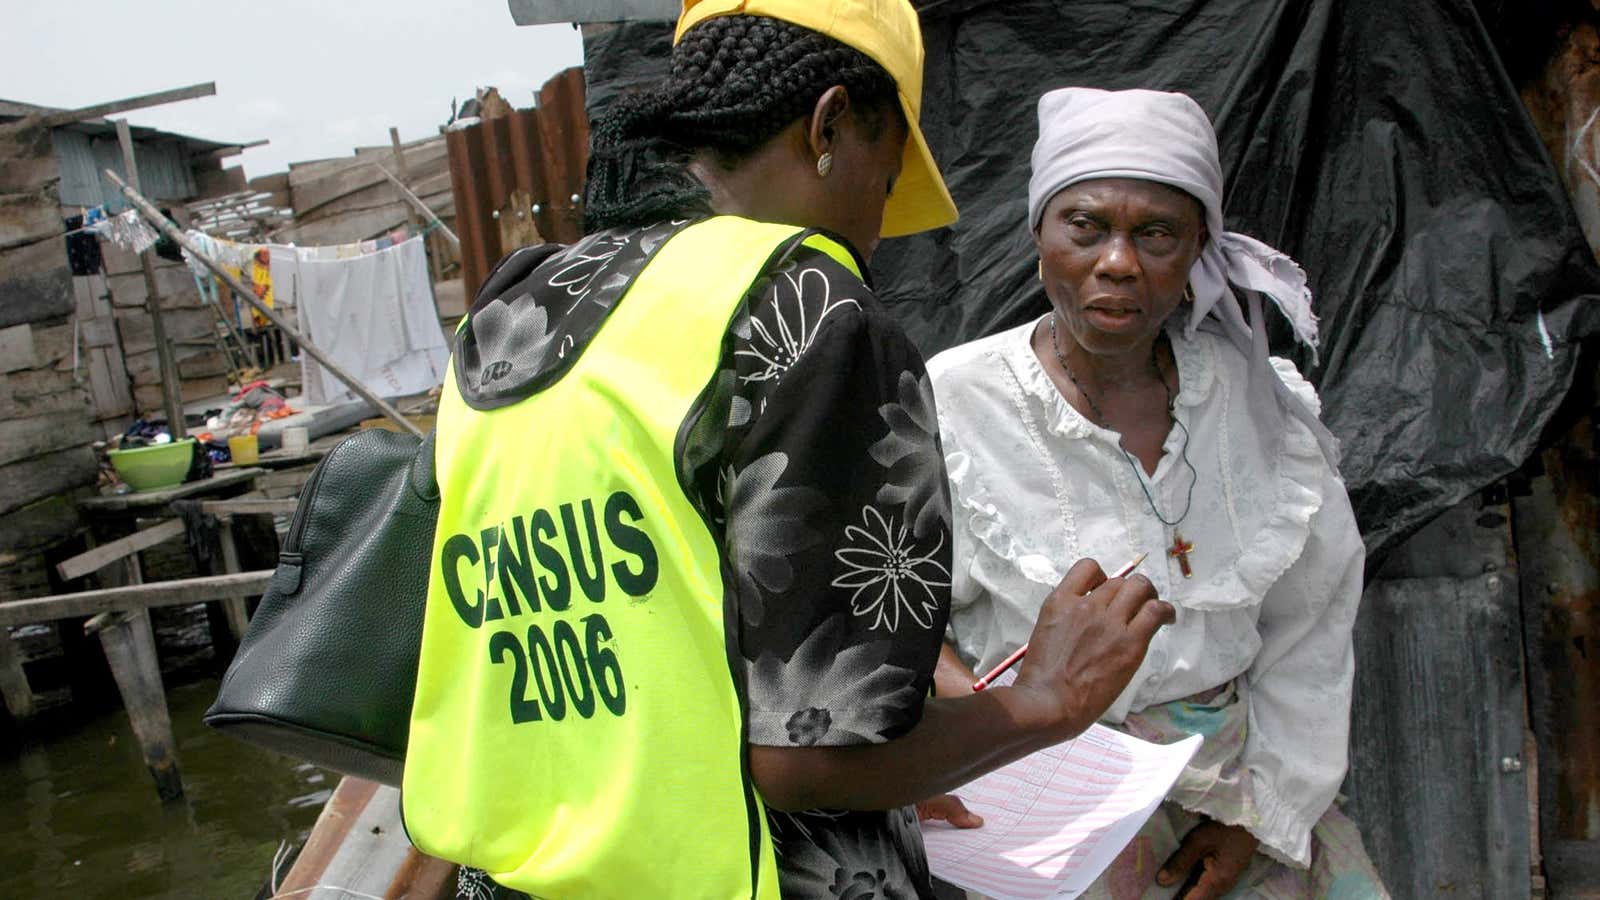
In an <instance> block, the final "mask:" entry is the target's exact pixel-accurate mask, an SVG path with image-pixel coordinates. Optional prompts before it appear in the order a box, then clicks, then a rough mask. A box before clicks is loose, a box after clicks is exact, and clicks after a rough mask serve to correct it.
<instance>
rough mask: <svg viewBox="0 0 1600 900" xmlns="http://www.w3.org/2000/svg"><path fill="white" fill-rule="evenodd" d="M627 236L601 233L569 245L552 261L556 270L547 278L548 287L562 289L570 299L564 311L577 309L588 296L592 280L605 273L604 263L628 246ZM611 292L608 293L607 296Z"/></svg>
mask: <svg viewBox="0 0 1600 900" xmlns="http://www.w3.org/2000/svg"><path fill="white" fill-rule="evenodd" d="M628 241H629V235H628V234H626V233H623V234H616V233H613V232H606V231H602V232H600V233H598V234H594V235H591V236H589V237H587V238H584V239H583V240H581V241H579V242H578V243H576V244H574V245H573V246H572V249H570V250H566V251H564V252H563V253H561V255H559V256H558V257H556V258H555V260H553V263H552V264H553V265H555V266H556V267H557V268H556V271H555V273H554V274H552V275H551V276H550V282H549V284H550V286H551V287H554V288H565V289H566V292H567V296H569V297H572V298H573V301H572V305H571V306H569V307H567V310H566V311H567V312H572V311H573V310H574V309H577V308H578V304H580V303H582V302H583V301H584V300H585V299H587V298H588V296H589V290H590V288H592V287H593V286H594V280H595V279H596V278H598V277H599V276H600V273H601V272H603V271H605V268H606V263H609V262H611V261H612V260H613V259H616V257H617V254H618V253H621V252H622V250H623V248H625V247H627V246H628ZM611 293H612V292H607V296H610V294H611Z"/></svg>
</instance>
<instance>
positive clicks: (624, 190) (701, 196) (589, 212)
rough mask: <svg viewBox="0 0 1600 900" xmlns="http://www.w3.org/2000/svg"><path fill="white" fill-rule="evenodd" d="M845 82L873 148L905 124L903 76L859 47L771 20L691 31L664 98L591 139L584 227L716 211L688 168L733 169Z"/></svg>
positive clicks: (616, 105)
mask: <svg viewBox="0 0 1600 900" xmlns="http://www.w3.org/2000/svg"><path fill="white" fill-rule="evenodd" d="M835 85H843V86H844V87H845V89H846V90H848V91H849V92H850V99H851V102H852V104H853V105H854V107H855V108H857V109H858V110H860V111H861V112H862V113H863V117H862V123H863V125H864V127H865V128H866V129H867V134H868V137H869V139H876V137H877V135H876V134H875V133H874V132H875V131H877V129H879V128H881V127H882V125H883V124H884V114H885V113H886V112H888V111H891V110H892V111H893V114H894V115H900V114H901V113H900V108H899V105H898V104H897V103H896V102H895V96H896V93H895V91H896V88H895V83H894V79H893V78H892V77H891V76H890V75H889V73H888V72H887V71H885V70H884V68H883V67H882V66H880V65H879V64H878V63H876V62H874V61H873V60H872V59H871V58H869V57H868V56H867V55H866V54H864V53H862V52H861V51H859V50H856V49H854V48H853V47H848V46H845V45H844V44H842V43H839V42H838V41H836V40H834V39H832V38H830V37H827V36H825V35H822V34H819V33H817V32H815V31H812V30H811V29H809V28H805V27H802V26H800V25H795V24H793V23H790V22H785V21H782V20H779V19H771V18H767V17H765V16H746V15H733V16H719V17H717V18H712V19H708V20H706V21H704V22H701V23H700V24H698V25H696V26H695V27H693V28H691V29H690V30H689V31H688V32H687V33H685V34H684V36H683V39H682V40H681V41H679V43H678V45H677V46H676V47H674V48H673V51H672V71H671V74H670V75H669V76H668V77H667V78H666V80H665V81H664V82H662V83H661V84H659V85H658V86H656V87H655V88H654V89H653V90H648V91H645V92H642V93H637V94H631V95H627V96H624V97H619V98H618V99H617V100H616V101H614V102H613V103H612V104H611V106H610V107H609V108H608V109H607V110H606V111H605V112H604V113H602V114H601V116H600V118H599V119H598V120H597V121H596V122H595V124H594V128H593V130H592V131H591V137H590V153H589V169H588V184H587V187H586V189H585V200H584V230H585V231H587V232H591V233H592V232H595V231H600V230H604V229H607V228H619V227H638V226H644V225H649V224H652V223H655V222H660V221H664V220H667V219H678V218H690V217H698V216H703V215H710V213H711V206H710V204H711V196H710V193H709V192H708V191H707V190H706V188H705V186H704V185H702V184H701V183H700V182H699V180H698V179H696V178H695V177H694V175H693V174H691V173H690V171H689V162H690V160H691V159H692V158H693V156H694V155H695V153H696V152H697V151H700V150H709V151H711V152H712V153H713V154H714V155H715V157H716V160H717V162H718V163H719V164H721V165H723V166H726V167H731V166H733V165H735V164H737V163H738V162H739V161H740V160H742V159H744V158H746V157H747V156H749V155H750V154H751V153H753V152H754V151H755V150H756V149H758V148H759V147H761V146H762V145H763V144H765V143H766V142H767V141H768V140H770V139H772V138H773V137H774V136H775V135H777V134H778V133H779V132H780V131H782V130H783V129H784V128H786V127H788V126H789V124H790V123H792V122H794V121H795V120H796V119H799V118H801V117H802V116H804V115H807V114H808V113H809V112H810V111H811V110H812V109H814V108H815V106H816V103H817V100H818V99H820V98H821V97H822V95H823V94H824V93H825V92H826V91H827V90H828V89H829V88H831V87H833V86H835Z"/></svg>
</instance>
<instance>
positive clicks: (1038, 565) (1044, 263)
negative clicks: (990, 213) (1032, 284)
mask: <svg viewBox="0 0 1600 900" xmlns="http://www.w3.org/2000/svg"><path fill="white" fill-rule="evenodd" d="M1039 126H1040V137H1039V141H1038V144H1037V146H1036V148H1035V150H1034V155H1033V175H1032V181H1031V183H1030V185H1029V197H1028V201H1029V202H1028V213H1029V219H1030V224H1031V226H1032V228H1033V231H1034V235H1035V238H1036V240H1037V243H1038V248H1039V257H1040V263H1039V278H1040V279H1041V280H1042V281H1043V283H1044V292H1045V294H1046V296H1047V297H1048V298H1049V301H1050V307H1051V310H1050V312H1049V313H1048V314H1047V315H1045V316H1043V317H1042V318H1040V319H1038V320H1037V321H1033V322H1029V323H1028V324H1026V325H1024V326H1022V327H1020V328H1016V329H1013V330H1011V331H1007V332H1004V333H1002V334H997V335H994V336H992V337H989V338H986V339H983V340H980V341H976V342H974V343H971V344H967V345H965V346H962V347H957V348H955V349H953V350H949V351H947V352H945V353H943V354H941V355H939V356H938V357H935V358H934V359H933V360H932V361H931V363H930V364H929V371H930V374H931V376H932V378H933V383H934V391H935V395H936V397H937V401H938V403H937V405H938V412H939V420H940V430H941V437H942V440H943V443H944V450H945V453H946V461H947V463H948V466H949V477H950V484H951V490H952V501H953V505H954V508H955V522H954V529H953V530H954V538H953V540H954V547H955V551H954V552H955V559H954V565H953V569H952V593H953V600H952V614H951V626H950V635H951V637H953V639H954V650H955V653H956V655H958V656H959V661H957V660H955V659H953V658H952V656H951V654H950V653H949V652H948V648H947V652H946V654H945V657H944V659H943V661H942V663H941V669H940V673H939V676H938V687H939V690H940V692H941V693H949V692H955V691H960V690H962V689H963V688H964V686H966V685H967V684H969V683H970V681H969V678H970V673H971V671H972V668H976V669H977V670H979V671H985V670H987V669H988V668H989V667H991V666H993V665H995V664H996V663H997V662H998V661H999V660H1001V659H1002V658H1004V657H1005V656H1006V655H1007V654H1008V653H1010V652H1011V651H1012V650H1014V649H1015V648H1016V647H1017V646H1019V645H1020V644H1022V643H1023V642H1024V641H1026V640H1027V638H1028V634H1029V631H1030V629H1031V627H1032V623H1033V621H1034V619H1035V616H1036V614H1037V613H1038V609H1039V607H1038V598H1039V597H1040V596H1041V595H1042V594H1041V592H1042V591H1043V590H1044V589H1045V588H1047V587H1049V586H1050V585H1053V584H1055V583H1056V581H1057V580H1058V579H1059V575H1060V573H1059V571H1058V565H1059V561H1060V560H1065V559H1075V558H1077V557H1080V556H1086V557H1093V558H1096V559H1100V560H1104V561H1107V562H1108V563H1114V562H1118V561H1121V560H1125V559H1129V558H1131V557H1133V556H1134V555H1135V554H1137V553H1139V552H1141V551H1148V552H1149V553H1150V556H1149V559H1148V561H1147V562H1146V563H1145V564H1144V567H1143V568H1142V569H1141V571H1142V572H1143V573H1144V574H1145V575H1146V576H1148V577H1149V578H1150V579H1151V580H1152V581H1153V582H1154V583H1155V584H1156V586H1157V588H1158V590H1159V591H1160V593H1161V596H1162V597H1163V598H1164V599H1166V600H1168V601H1170V602H1171V603H1172V604H1173V605H1174V606H1175V607H1176V608H1177V622H1176V624H1175V625H1173V626H1172V627H1170V628H1167V629H1165V630H1164V631H1163V632H1162V633H1160V634H1158V635H1157V636H1156V638H1155V639H1154V641H1153V642H1152V643H1151V646H1150V651H1149V654H1148V655H1147V657H1146V658H1145V660H1144V662H1143V664H1142V666H1141V667H1140V669H1139V671H1138V672H1137V673H1136V675H1135V676H1134V680H1133V682H1132V683H1131V684H1130V685H1129V686H1128V688H1127V689H1126V690H1125V691H1123V693H1122V695H1121V696H1120V697H1119V698H1118V699H1117V701H1116V702H1115V703H1114V704H1113V705H1112V706H1111V708H1110V710H1109V711H1108V712H1107V713H1106V715H1105V717H1104V721H1106V722H1107V723H1109V724H1112V725H1114V726H1115V727H1118V728H1121V729H1123V730H1125V731H1127V732H1130V733H1132V734H1135V735H1138V736H1140V737H1145V738H1149V739H1152V740H1157V741H1162V742H1165V741H1170V740H1175V739H1177V738H1179V737H1182V736H1184V735H1186V734H1196V733H1198V734H1202V735H1205V737H1206V741H1205V744H1204V746H1203V749H1202V750H1201V751H1200V752H1199V754H1198V755H1197V756H1196V757H1195V759H1194V761H1193V763H1192V764H1191V766H1190V767H1189V769H1188V770H1187V771H1186V772H1185V773H1184V775H1183V777H1182V778H1181V779H1180V780H1179V783H1178V784H1177V786H1176V787H1175V788H1174V790H1173V792H1172V794H1171V795H1170V797H1169V802H1168V803H1166V804H1165V805H1164V806H1163V807H1162V808H1161V810H1159V811H1158V813H1157V814H1156V815H1155V816H1154V817H1153V818H1152V819H1151V821H1150V823H1149V824H1148V825H1147V826H1146V827H1145V829H1144V831H1143V832H1142V833H1141V834H1140V836H1139V838H1138V839H1137V840H1136V841H1134V843H1133V844H1131V845H1130V846H1129V847H1128V848H1127V849H1126V850H1125V851H1124V852H1123V854H1122V856H1121V857H1120V858H1119V859H1118V860H1117V861H1116V862H1115V863H1114V864H1113V865H1112V867H1111V868H1110V869H1109V870H1108V871H1107V873H1106V874H1105V875H1104V876H1103V877H1102V879H1101V881H1100V882H1099V884H1098V885H1097V886H1096V888H1095V893H1092V894H1091V896H1100V897H1116V898H1123V897H1139V896H1147V897H1154V896H1171V895H1172V893H1173V889H1174V888H1182V889H1183V891H1184V893H1183V896H1186V897H1189V898H1194V900H1199V898H1210V897H1219V896H1222V895H1223V894H1225V893H1227V892H1228V891H1230V890H1234V891H1236V893H1234V894H1230V896H1252V897H1305V896H1317V897H1327V896H1337V897H1367V896H1385V894H1384V890H1383V887H1382V886H1381V884H1380V883H1379V881H1378V879H1377V877H1376V875H1375V873H1374V872H1373V869H1372V866H1371V863H1370V862H1369V861H1368V859H1367V857H1366V854H1365V852H1364V850H1363V849H1362V847H1361V841H1360V836H1359V834H1358V833H1357V832H1356V829H1355V827H1354V825H1353V824H1352V823H1351V822H1350V821H1349V820H1348V819H1346V818H1345V817H1344V816H1343V815H1341V814H1340V813H1339V812H1338V810H1336V809H1335V808H1333V806H1332V802H1333V799H1334V796H1335V794H1336V793H1337V791H1338V787H1339V783H1340V780H1341V779H1342V778H1343V777H1344V773H1345V767H1346V757H1347V748H1346V744H1347V737H1348V733H1349V709H1350V689H1351V682H1352V668H1353V662H1352V653H1351V643H1350V633H1351V626H1352V624H1353V622H1354V620H1355V614H1356V605H1357V602H1358V600H1359V598H1360V595H1361V578H1362V562H1363V548H1362V543H1361V537H1360V535H1359V534H1358V532H1357V530H1356V523H1355V520H1354V518H1353V516H1352V514H1351V509H1350V503H1349V500H1348V498H1347V497H1346V494H1345V490H1344V485H1343V483H1342V482H1341V481H1340V478H1339V473H1338V469H1337V466H1336V459H1335V454H1336V450H1335V449H1334V443H1333V441H1332V439H1331V438H1330V437H1329V436H1328V433H1327V431H1326V430H1325V429H1324V428H1323V427H1322V426H1321V424H1320V423H1319V422H1318V420H1317V411H1318V401H1317V396H1316V394H1315V392H1314V391H1313V390H1312V388H1311V386H1310V385H1309V384H1307V383H1306V381H1305V380H1304V379H1303V378H1302V377H1301V376H1300V375H1299V373H1298V372H1296V371H1295V369H1294V366H1293V365H1292V364H1290V363H1288V362H1286V361H1284V360H1278V359H1270V360H1269V358H1268V356H1267V352H1266V342H1265V336H1264V334H1263V328H1262V327H1261V326H1262V322H1263V317H1262V312H1261V301H1260V296H1261V295H1262V294H1264V295H1266V296H1267V297H1269V298H1270V299H1271V300H1273V301H1274V303H1275V305H1276V307H1277V308H1278V310H1279V311H1280V312H1282V313H1283V314H1284V315H1285V316H1286V317H1287V319H1288V321H1289V323H1290V325H1291V326H1292V328H1293V330H1294V333H1295V335H1296V336H1297V337H1298V338H1299V339H1300V340H1302V341H1304V342H1305V343H1307V344H1308V345H1311V346H1313V347H1314V346H1315V340H1316V320H1315V318H1314V317H1313V316H1312V314H1311V309H1310V293H1309V291H1308V290H1307V288H1306V281H1305V276H1304V274H1303V273H1302V272H1301V271H1300V268H1299V267H1298V266H1297V265H1296V264H1295V263H1294V262H1293V260H1291V259H1289V258H1288V257H1286V256H1284V255H1283V254H1281V253H1279V252H1277V251H1275V250H1273V249H1272V248H1270V247H1268V246H1266V245H1265V244H1262V243H1260V242H1258V241H1255V240H1252V239H1250V238H1248V237H1245V236H1243V235H1239V234H1234V233H1232V232H1227V231H1225V230H1224V228H1223V215H1222V206H1221V201H1222V197H1223V189H1222V174H1221V167H1220V165H1219V163H1218V158H1217V147H1216V137H1215V135H1214V133H1213V132H1212V128H1211V124H1210V122H1209V120H1208V119H1207V118H1206V115H1205V113H1204V112H1203V111H1202V110H1201V109H1200V107H1199V106H1198V105H1197V104H1196V103H1195V102H1194V101H1193V100H1191V99H1190V98H1188V97H1186V96H1184V95H1182V94H1170V93H1157V92H1153V91H1120V92H1107V91H1100V90H1091V89H1085V88H1069V89H1065V90H1059V91H1054V92H1051V93H1049V94H1046V95H1045V96H1044V98H1043V99H1042V100H1041V101H1040V103H1039ZM1229 282H1233V283H1235V284H1239V285H1241V286H1243V287H1247V288H1250V289H1251V290H1252V292H1251V293H1250V294H1248V295H1247V296H1248V298H1249V299H1248V301H1247V303H1248V306H1249V308H1250V312H1251V318H1250V319H1249V320H1248V321H1247V320H1246V318H1245V314H1244V310H1243V309H1241V306H1240V302H1239V300H1238V299H1237V298H1236V297H1235V295H1234V294H1233V292H1232V290H1231V288H1230V287H1229ZM1252 325H1253V326H1254V327H1253V328H1252Z"/></svg>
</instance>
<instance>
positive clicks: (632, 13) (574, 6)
mask: <svg viewBox="0 0 1600 900" xmlns="http://www.w3.org/2000/svg"><path fill="white" fill-rule="evenodd" d="M507 4H508V5H509V6H510V7H511V18H512V20H514V21H515V22H516V23H517V24H518V25H549V24H551V23H554V22H632V21H637V20H640V19H645V20H666V21H672V20H675V19H677V18H678V13H679V11H681V10H682V9H683V4H682V3H679V2H678V0H507Z"/></svg>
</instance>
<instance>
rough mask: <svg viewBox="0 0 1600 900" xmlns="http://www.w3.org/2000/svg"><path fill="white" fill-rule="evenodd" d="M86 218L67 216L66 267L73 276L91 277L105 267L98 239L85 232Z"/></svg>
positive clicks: (92, 234) (92, 233)
mask: <svg viewBox="0 0 1600 900" xmlns="http://www.w3.org/2000/svg"><path fill="white" fill-rule="evenodd" d="M85 218H86V216H68V217H67V218H66V219H65V222H66V225H67V231H68V232H69V233H68V234H67V266H68V267H70V268H71V269H72V274H74V275H93V274H95V273H97V272H99V271H100V270H101V269H102V268H103V267H104V266H105V260H104V259H103V258H102V257H101V256H100V239H99V237H97V236H96V235H95V233H94V232H92V231H85V230H84V228H83V220H84V219H85Z"/></svg>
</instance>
